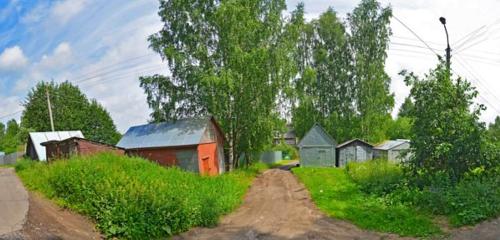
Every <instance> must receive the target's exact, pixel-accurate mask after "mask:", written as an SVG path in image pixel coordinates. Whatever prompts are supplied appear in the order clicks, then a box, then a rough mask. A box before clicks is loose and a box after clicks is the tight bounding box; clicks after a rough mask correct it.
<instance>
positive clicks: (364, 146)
mask: <svg viewBox="0 0 500 240" xmlns="http://www.w3.org/2000/svg"><path fill="white" fill-rule="evenodd" d="M372 158H373V145H371V144H369V143H367V142H365V141H363V140H361V139H352V140H349V141H347V142H344V143H342V144H339V145H338V146H337V160H338V162H337V166H339V167H344V166H346V165H347V163H349V162H364V161H367V160H370V159H372Z"/></svg>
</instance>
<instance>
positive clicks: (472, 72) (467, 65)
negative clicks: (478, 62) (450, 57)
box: [457, 58, 500, 102]
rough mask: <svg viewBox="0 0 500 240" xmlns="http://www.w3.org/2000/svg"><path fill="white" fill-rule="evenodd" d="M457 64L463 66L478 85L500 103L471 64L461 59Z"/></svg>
mask: <svg viewBox="0 0 500 240" xmlns="http://www.w3.org/2000/svg"><path fill="white" fill-rule="evenodd" d="M457 62H458V63H459V64H460V65H462V66H463V67H464V68H465V70H467V71H468V72H469V73H470V74H471V75H472V77H474V78H475V79H476V80H477V81H478V83H479V84H480V85H481V86H482V87H483V88H484V90H485V91H487V92H488V93H489V94H490V95H492V96H493V97H494V98H495V99H496V100H497V101H498V102H500V99H499V98H498V97H497V96H496V95H495V94H493V93H492V92H491V91H490V90H489V88H488V87H486V86H485V84H484V83H483V82H482V78H481V76H480V75H479V74H478V73H477V72H476V71H474V69H473V68H472V66H471V65H470V64H468V63H467V62H466V61H465V60H464V59H461V58H457Z"/></svg>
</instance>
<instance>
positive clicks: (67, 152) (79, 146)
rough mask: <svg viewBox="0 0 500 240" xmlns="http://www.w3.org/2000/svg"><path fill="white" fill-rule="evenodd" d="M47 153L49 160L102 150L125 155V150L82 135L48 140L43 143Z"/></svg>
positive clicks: (90, 153)
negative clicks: (59, 139)
mask: <svg viewBox="0 0 500 240" xmlns="http://www.w3.org/2000/svg"><path fill="white" fill-rule="evenodd" d="M42 146H44V147H45V152H46V154H47V156H46V159H47V161H49V162H50V161H52V160H56V159H65V158H70V157H71V156H74V155H80V156H86V155H92V154H96V153H101V152H110V153H114V154H116V155H125V150H124V149H122V148H118V147H115V146H113V145H109V144H106V143H101V142H96V141H92V140H88V139H84V138H80V137H71V138H68V139H65V140H61V141H57V140H53V141H48V142H44V143H42Z"/></svg>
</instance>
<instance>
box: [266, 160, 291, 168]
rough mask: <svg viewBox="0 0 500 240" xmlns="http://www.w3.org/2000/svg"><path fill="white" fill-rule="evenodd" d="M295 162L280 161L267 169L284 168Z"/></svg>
mask: <svg viewBox="0 0 500 240" xmlns="http://www.w3.org/2000/svg"><path fill="white" fill-rule="evenodd" d="M296 161H297V160H281V161H279V162H275V163H273V164H270V165H269V167H270V168H276V167H282V166H286V165H288V164H290V163H293V162H296Z"/></svg>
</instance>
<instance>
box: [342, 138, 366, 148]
mask: <svg viewBox="0 0 500 240" xmlns="http://www.w3.org/2000/svg"><path fill="white" fill-rule="evenodd" d="M353 142H361V143H363V144H366V145H368V146H371V147H373V145H371V144H369V143H367V142H365V141H363V140H361V139H359V138H355V139H351V140H349V141H346V142H343V143H342V144H339V145H337V148H342V147H345V146H347V145H349V144H351V143H353Z"/></svg>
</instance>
